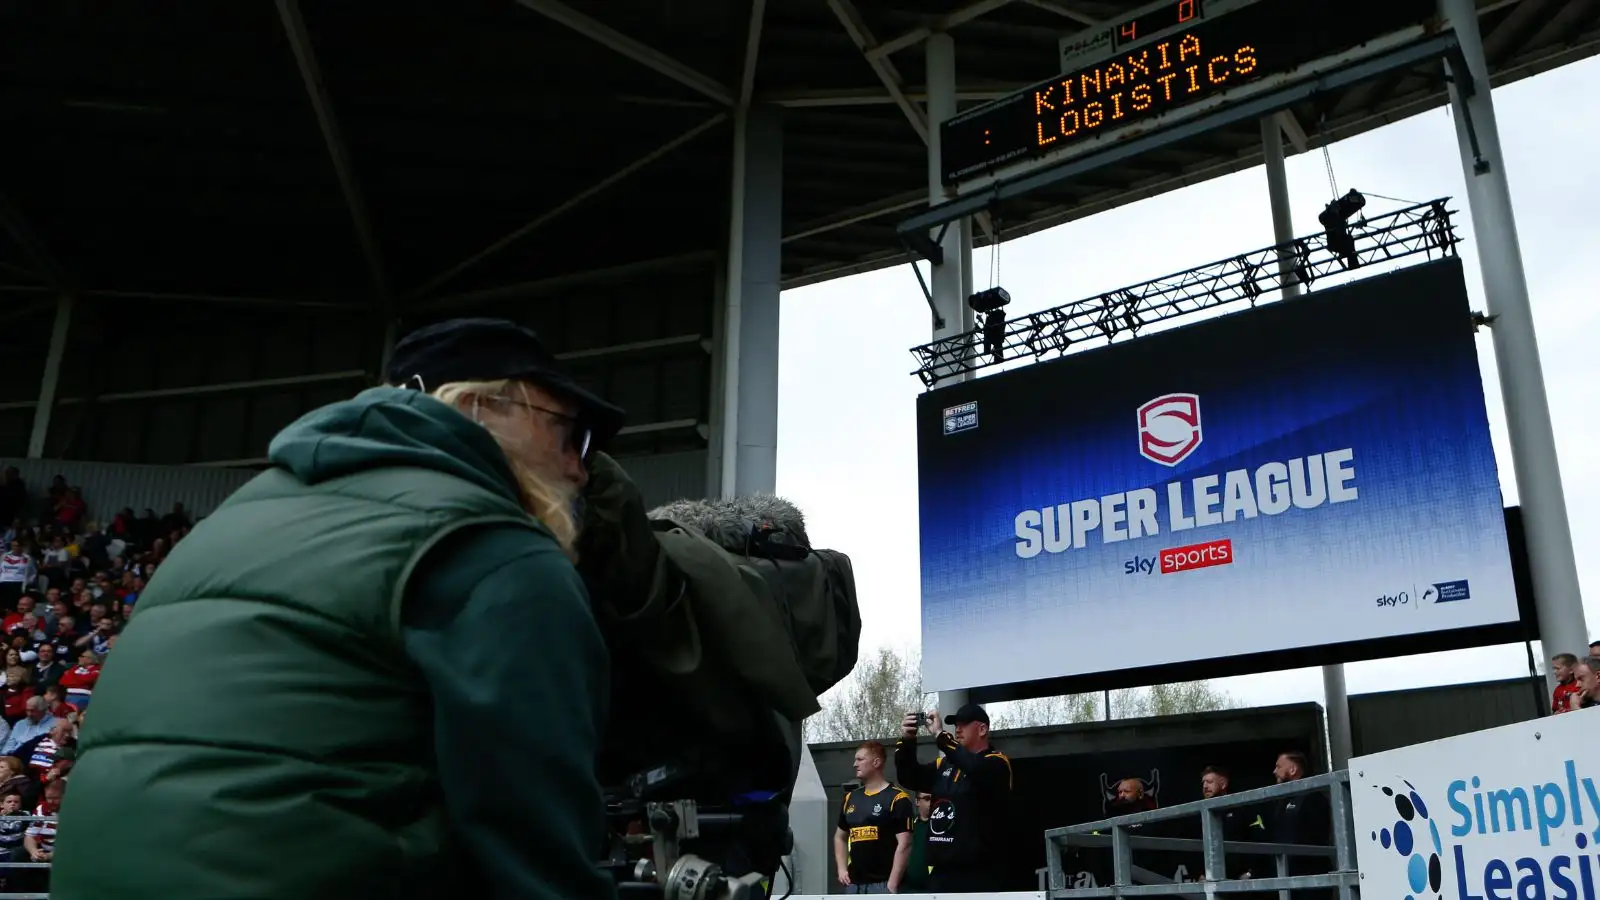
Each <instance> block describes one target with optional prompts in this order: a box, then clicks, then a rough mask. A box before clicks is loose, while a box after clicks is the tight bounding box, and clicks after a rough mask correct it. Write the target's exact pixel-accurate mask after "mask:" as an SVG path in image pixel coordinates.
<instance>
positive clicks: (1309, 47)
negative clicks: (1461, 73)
mask: <svg viewBox="0 0 1600 900" xmlns="http://www.w3.org/2000/svg"><path fill="white" fill-rule="evenodd" d="M1436 13H1437V8H1436V6H1435V0H1257V2H1255V3H1252V4H1250V5H1249V6H1245V7H1242V8H1239V9H1236V10H1233V11H1231V12H1227V13H1222V14H1217V13H1215V12H1213V14H1212V15H1211V16H1210V17H1207V16H1206V15H1205V10H1204V9H1203V7H1202V3H1201V0H1195V2H1193V3H1189V2H1185V0H1175V2H1172V3H1169V4H1167V5H1164V6H1162V7H1160V8H1158V9H1156V10H1154V11H1150V12H1146V13H1143V14H1141V15H1140V16H1138V17H1137V18H1135V19H1130V20H1128V21H1126V22H1123V23H1121V24H1120V25H1118V26H1115V27H1113V28H1112V29H1111V35H1110V40H1111V42H1112V44H1113V47H1114V49H1112V50H1111V51H1110V52H1109V53H1106V52H1100V53H1095V54H1090V53H1088V52H1084V53H1083V54H1082V55H1081V56H1076V57H1075V62H1074V64H1073V67H1072V68H1071V69H1070V70H1069V71H1067V72H1065V73H1063V74H1062V75H1059V76H1057V77H1055V78H1052V79H1050V80H1049V81H1044V82H1040V83H1039V84H1036V85H1034V86H1033V87H1031V88H1028V89H1027V90H1024V91H1020V92H1018V93H1016V94H1013V95H1011V96H1009V97H1005V98H1003V99H1001V100H997V101H995V102H994V103H990V104H988V105H986V106H982V107H979V108H977V109H974V110H971V111H969V112H966V113H963V114H962V115H959V116H956V117H955V118H953V119H950V120H949V121H947V122H945V123H943V124H942V125H940V147H941V160H940V161H941V165H942V168H943V173H944V180H945V182H946V183H950V182H956V181H961V180H963V179H965V178H969V177H972V176H975V175H981V174H983V173H985V172H986V171H989V170H992V169H994V168H995V167H997V166H1000V165H1004V164H1007V163H1012V162H1018V161H1021V160H1026V159H1032V158H1036V157H1040V156H1044V155H1046V154H1050V153H1055V152H1057V151H1059V150H1061V149H1063V148H1065V147H1070V146H1072V145H1073V144H1076V143H1078V142H1080V141H1085V140H1088V139H1090V138H1092V137H1095V136H1096V135H1099V134H1103V133H1106V132H1109V131H1112V130H1115V129H1118V128H1121V127H1122V126H1125V125H1131V124H1133V123H1136V122H1142V121H1146V120H1149V119H1153V118H1155V117H1157V116H1160V115H1162V114H1164V113H1167V112H1170V111H1172V110H1175V109H1179V108H1181V107H1184V106H1188V105H1190V104H1192V103H1195V102H1197V101H1200V100H1204V99H1207V98H1210V97H1215V96H1218V95H1220V94H1224V93H1226V92H1228V91H1231V90H1233V89H1235V88H1238V87H1241V86H1244V85H1248V84H1251V83H1253V82H1257V81H1260V80H1261V79H1263V78H1266V77H1269V76H1273V75H1283V74H1287V73H1292V72H1294V70H1296V69H1298V68H1299V67H1301V66H1304V65H1306V64H1308V63H1313V62H1316V61H1317V60H1320V59H1324V58H1327V57H1330V56H1333V55H1334V54H1337V53H1341V52H1343V51H1346V50H1350V49H1351V48H1354V47H1357V46H1360V45H1362V44H1365V43H1367V42H1369V41H1372V40H1374V39H1376V38H1380V37H1383V36H1386V35H1390V34H1393V33H1395V32H1398V31H1401V30H1403V29H1406V28H1409V27H1412V26H1417V25H1422V24H1424V23H1426V22H1428V21H1429V20H1430V19H1431V18H1433V17H1434V16H1435V15H1436ZM1098 33H1099V34H1104V33H1105V32H1104V31H1101V32H1098ZM1141 35H1144V36H1146V37H1140V36H1141ZM1152 35H1154V37H1150V36H1152ZM1419 37H1420V34H1419ZM1091 45H1092V46H1094V47H1099V48H1102V49H1103V48H1104V47H1105V41H1104V40H1093V41H1087V42H1084V45H1083V46H1084V50H1085V51H1087V50H1088V49H1090V46H1091ZM1067 46H1077V45H1064V48H1065V47H1067ZM1077 59H1083V60H1086V61H1085V62H1081V63H1080V62H1076V60H1077Z"/></svg>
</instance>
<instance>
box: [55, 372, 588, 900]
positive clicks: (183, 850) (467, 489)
mask: <svg viewBox="0 0 1600 900" xmlns="http://www.w3.org/2000/svg"><path fill="white" fill-rule="evenodd" d="M269 455H270V457H271V459H272V462H273V464H274V468H272V469H270V470H268V471H266V472H264V473H263V474H261V475H260V476H258V477H257V478H255V479H254V480H252V481H251V482H250V483H249V484H247V485H245V486H244V487H243V488H241V489H239V491H238V492H236V493H235V494H234V495H233V496H232V497H230V498H229V499H228V501H227V502H226V503H224V504H223V505H222V506H221V507H219V508H218V509H217V511H216V512H215V513H214V514H213V515H211V516H210V517H208V518H207V519H206V520H205V521H203V522H201V523H200V524H199V525H198V526H197V527H196V528H195V529H194V531H193V532H192V533H191V534H190V535H189V536H188V537H187V538H186V539H185V540H184V541H183V542H182V544H180V545H179V546H178V547H177V548H176V549H175V550H174V551H173V553H172V555H171V556H170V557H169V558H168V559H167V561H166V562H164V563H163V564H162V565H161V567H160V569H159V571H158V572H157V574H156V576H155V577H154V578H153V579H152V581H151V583H150V584H149V586H148V588H147V590H146V593H145V594H144V595H143V596H142V597H141V598H140V600H139V608H138V614H137V615H136V616H134V618H133V620H132V621H131V622H130V623H129V625H128V628H127V629H126V631H124V632H123V634H122V636H121V637H120V638H119V641H118V644H117V647H116V650H115V651H114V652H113V653H112V654H111V656H110V658H109V659H108V661H107V664H106V666H105V669H104V671H103V674H102V676H101V679H100V682H99V684H98V685H97V686H96V689H95V694H94V698H93V702H92V710H91V711H90V712H89V713H88V714H87V716H86V724H85V728H84V731H83V734H82V737H81V748H80V754H79V759H78V763H77V767H76V768H75V769H74V770H73V773H72V778H71V781H70V784H69V788H68V791H67V797H66V800H65V803H64V806H63V809H62V812H61V828H60V834H59V838H58V842H57V845H56V853H55V860H54V867H53V872H52V884H51V896H52V897H54V898H58V900H106V898H112V897H115V898H117V900H217V898H223V897H226V898H229V900H269V898H270V900H279V898H281V900H322V898H327V900H334V898H338V900H349V898H354V897H373V898H379V897H382V898H385V900H389V898H401V900H413V898H415V900H421V898H434V897H438V898H459V897H479V898H488V897H494V898H502V897H504V898H512V897H515V898H530V900H535V898H536V900H545V898H548V900H590V898H595V900H600V898H611V897H614V895H615V889H614V888H613V887H612V885H611V882H610V880H609V879H608V878H607V877H606V876H604V875H603V874H602V873H601V872H600V871H599V869H598V868H597V867H596V866H595V864H594V860H596V859H597V858H599V856H600V854H601V852H602V850H603V847H604V843H605V823H604V817H603V813H604V807H603V802H602V797H601V792H600V787H599V784H598V782H597V780H596V777H595V773H594V758H595V755H596V752H597V748H598V745H599V740H600V734H601V732H602V730H603V728H604V724H605V716H606V698H607V696H608V692H609V685H608V670H609V661H608V658H607V654H606V650H605V645H604V643H603V641H602V640H601V637H600V633H599V630H598V628H597V627H596V625H595V622H594V619H593V616H592V613H591V612H590V609H589V601H588V597H587V594H586V593H585V590H584V587H583V585H582V582H581V581H580V579H579V578H578V576H577V573H576V571H575V570H574V569H573V567H572V565H571V564H570V562H569V561H568V559H567V557H566V556H565V554H563V553H562V551H561V549H560V548H559V546H558V545H557V544H556V542H555V540H554V539H553V538H552V537H551V536H550V534H549V533H548V532H547V531H546V530H545V529H544V528H543V526H541V525H540V524H539V523H537V522H536V521H534V520H533V519H531V518H530V517H529V516H527V515H526V514H525V513H524V512H523V511H522V509H521V507H520V506H519V504H518V501H517V490H516V488H515V482H514V480H513V477H512V474H511V472H510V468H509V466H508V464H507V462H506V459H505V457H504V455H503V454H502V453H501V451H500V449H499V447H498V446H497V445H496V444H495V442H494V441H493V439H492V438H491V437H490V436H489V434H488V433H487V432H486V431H484V430H483V429H482V428H481V427H479V426H477V425H476V424H474V423H473V422H471V421H470V420H468V419H467V418H466V417H464V416H462V415H460V414H459V413H457V412H456V411H455V410H453V409H451V408H450V407H448V406H446V405H445V404H442V403H439V402H438V401H436V400H433V399H431V398H429V397H426V396H423V395H421V394H419V393H416V392H412V391H403V390H398V389H393V388H375V389H372V390H369V391H366V392H364V393H362V394H361V395H360V396H358V397H356V398H354V399H352V400H349V401H345V402H340V403H335V404H333V405H331V406H327V407H324V408H322V409H319V410H317V411H315V412H312V413H310V414H308V415H307V416H305V417H304V418H303V419H301V420H300V421H298V422H296V423H295V424H293V425H291V426H289V427H288V428H287V429H285V430H284V431H283V432H282V433H281V434H279V435H278V437H277V438H276V439H275V440H274V441H273V442H272V446H271V448H270V451H269Z"/></svg>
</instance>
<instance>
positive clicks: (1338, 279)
mask: <svg viewBox="0 0 1600 900" xmlns="http://www.w3.org/2000/svg"><path fill="white" fill-rule="evenodd" d="M1448 204H1449V198H1448V197H1444V198H1440V199H1438V200H1433V201H1430V202H1428V203H1418V204H1416V205H1414V206H1407V207H1405V208H1403V209H1398V210H1395V211H1394V212H1390V213H1383V214H1381V215H1375V216H1372V217H1371V218H1364V219H1360V220H1358V221H1354V222H1351V223H1349V238H1350V241H1351V246H1350V247H1348V248H1346V252H1341V251H1340V249H1339V248H1338V246H1336V245H1334V244H1332V243H1331V242H1330V239H1329V235H1328V233H1327V232H1326V231H1323V232H1319V233H1316V234H1309V235H1305V236H1303V237H1297V238H1295V239H1294V240H1291V241H1285V242H1284V243H1281V244H1274V245H1273V246H1271V247H1263V248H1261V249H1259V250H1252V251H1250V252H1248V253H1241V254H1239V255H1237V256H1231V257H1228V258H1227V259H1222V260H1218V261H1216V262H1214V263H1208V264H1206V265H1203V266H1196V267H1194V268H1192V269H1185V270H1184V271H1182V272H1176V273H1174V274H1171V275H1166V276H1163V277H1161V278H1154V279H1151V280H1149V281H1145V282H1141V283H1139V284H1135V285H1130V286H1128V287H1125V288H1121V289H1119V290H1115V291H1110V292H1108V293H1105V294H1101V295H1099V296H1096V297H1089V298H1087V299H1083V300H1078V301H1075V302H1072V303H1068V304H1065V305H1063V306H1057V307H1055V308H1054V309H1047V310H1044V311H1043V312H1036V313H1027V314H1024V315H1020V316H1018V317H1016V318H1014V319H1007V320H1006V321H1005V322H1004V327H1003V328H1002V329H1000V330H999V331H998V332H997V333H994V334H991V335H988V336H987V337H986V336H985V334H984V329H983V327H982V326H981V325H980V326H978V327H976V328H974V329H972V330H971V331H968V332H965V333H962V334H957V335H952V336H950V337H947V338H941V339H939V340H936V341H933V342H932V343H928V344H923V345H921V346H918V347H913V348H911V353H912V355H913V356H915V357H916V360H917V368H916V370H915V371H914V372H913V373H912V374H913V375H916V376H917V377H918V378H920V379H921V380H922V383H923V385H924V386H925V387H927V388H929V389H932V388H935V387H938V386H939V385H940V384H941V383H943V382H945V381H947V380H949V379H951V378H954V377H956V376H958V375H962V374H964V373H968V372H977V371H981V370H983V369H987V368H990V367H993V366H998V365H1002V364H1004V363H1008V362H1014V361H1016V360H1019V359H1024V360H1025V359H1029V358H1031V359H1032V360H1033V361H1034V362H1038V361H1040V360H1042V359H1044V358H1045V357H1046V356H1052V355H1053V356H1065V355H1067V354H1068V353H1072V352H1076V351H1077V350H1081V349H1087V348H1089V347H1093V346H1101V345H1102V343H1111V342H1112V341H1115V340H1116V339H1117V338H1119V337H1121V338H1136V337H1138V336H1139V332H1140V331H1141V330H1143V329H1144V328H1145V327H1146V326H1153V325H1155V324H1156V323H1158V322H1164V321H1168V320H1174V319H1183V318H1186V317H1190V316H1194V315H1195V314H1197V313H1200V312H1204V311H1207V310H1213V309H1218V308H1220V307H1225V306H1235V305H1238V304H1242V303H1248V304H1249V305H1250V306H1256V305H1257V304H1258V303H1260V302H1277V301H1276V299H1275V298H1277V297H1278V295H1279V293H1280V292H1281V291H1282V289H1283V287H1284V284H1285V282H1286V281H1292V282H1293V283H1296V284H1299V285H1301V286H1302V287H1304V288H1305V289H1306V290H1307V291H1308V292H1309V291H1310V289H1311V287H1312V285H1313V284H1315V283H1317V282H1329V281H1331V282H1333V283H1336V284H1342V283H1344V282H1346V281H1348V280H1350V279H1353V278H1357V277H1361V276H1365V275H1368V274H1371V273H1372V271H1373V269H1374V268H1375V267H1379V266H1381V265H1382V264H1386V263H1395V264H1402V263H1403V264H1407V265H1409V264H1412V263H1417V262H1423V261H1428V260H1436V259H1442V258H1445V257H1451V256H1455V255H1456V245H1457V244H1459V243H1460V242H1461V238H1460V237H1459V236H1458V235H1457V234H1456V231H1455V222H1454V216H1455V211H1454V210H1452V209H1450V208H1449V205H1448ZM1283 263H1287V265H1283ZM1379 271H1388V269H1379ZM917 277H918V278H921V277H922V275H921V274H920V272H919V273H918V275H917ZM924 290H925V291H926V288H924ZM930 296H931V295H930ZM986 344H987V348H986Z"/></svg>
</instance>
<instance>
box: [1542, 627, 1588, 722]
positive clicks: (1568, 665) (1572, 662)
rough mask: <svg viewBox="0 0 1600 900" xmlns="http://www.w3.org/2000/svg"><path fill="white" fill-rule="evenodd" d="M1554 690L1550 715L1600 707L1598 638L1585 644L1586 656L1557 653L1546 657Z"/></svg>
mask: <svg viewBox="0 0 1600 900" xmlns="http://www.w3.org/2000/svg"><path fill="white" fill-rule="evenodd" d="M1550 663H1551V665H1552V666H1553V667H1554V674H1555V676H1556V689H1555V692H1554V693H1553V694H1552V695H1551V696H1550V712H1551V714H1552V715H1556V714H1560V713H1564V712H1574V711H1576V710H1580V709H1589V708H1590V707H1594V706H1600V641H1594V642H1592V643H1590V644H1589V655H1588V656H1585V657H1583V658H1581V659H1580V658H1579V657H1578V656H1577V654H1574V653H1557V654H1556V655H1555V656H1552V657H1551V658H1550Z"/></svg>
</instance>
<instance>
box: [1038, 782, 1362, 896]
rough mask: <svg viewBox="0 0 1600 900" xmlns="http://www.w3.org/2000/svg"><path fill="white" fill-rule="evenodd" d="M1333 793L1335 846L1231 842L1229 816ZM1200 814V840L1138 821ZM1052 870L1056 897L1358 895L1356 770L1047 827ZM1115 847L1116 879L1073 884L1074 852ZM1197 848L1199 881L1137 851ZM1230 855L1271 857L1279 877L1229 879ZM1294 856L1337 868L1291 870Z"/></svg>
mask: <svg viewBox="0 0 1600 900" xmlns="http://www.w3.org/2000/svg"><path fill="white" fill-rule="evenodd" d="M1314 793H1322V794H1326V795H1327V797H1328V810H1329V814H1330V819H1331V822H1330V823H1329V824H1330V826H1331V828H1330V834H1331V835H1332V843H1331V844H1326V845H1323V844H1280V843H1272V842H1268V841H1230V840H1225V839H1224V838H1223V831H1222V813H1223V812H1225V811H1227V810H1230V809H1248V808H1252V807H1256V808H1259V807H1262V806H1266V805H1269V804H1274V803H1277V802H1279V801H1282V800H1286V799H1288V798H1291V797H1297V796H1302V795H1309V794H1314ZM1194 817H1199V820H1200V823H1199V824H1200V828H1199V830H1200V835H1201V836H1200V837H1198V838H1182V837H1143V836H1139V835H1137V834H1134V833H1133V830H1134V829H1135V827H1136V826H1145V825H1151V824H1154V823H1157V822H1161V823H1168V824H1170V823H1174V822H1179V821H1181V820H1184V819H1192V818H1194ZM1044 837H1045V860H1046V862H1047V868H1046V870H1045V872H1044V873H1043V874H1044V875H1045V878H1046V884H1045V885H1044V889H1045V891H1046V892H1047V894H1048V896H1049V897H1050V898H1051V900H1088V898H1099V897H1119V898H1120V897H1166V896H1178V895H1203V896H1206V897H1210V896H1212V895H1213V894H1218V893H1247V892H1249V893H1260V892H1264V891H1277V892H1278V896H1279V898H1280V900H1290V897H1291V896H1292V895H1291V893H1290V892H1291V891H1302V890H1310V889H1322V890H1332V891H1333V892H1334V893H1335V895H1336V896H1337V898H1338V900H1358V898H1359V897H1360V893H1361V892H1360V877H1361V876H1360V874H1359V872H1358V871H1357V868H1356V850H1355V827H1354V820H1353V818H1352V816H1351V811H1350V773H1349V772H1348V771H1344V770H1340V771H1337V772H1330V773H1328V774H1326V775H1316V776H1313V777H1311V778H1302V779H1300V780H1298V781H1289V782H1285V783H1283V784H1276V785H1273V786H1271V787H1265V788H1260V789H1259V790H1253V791H1244V792H1242V793H1238V794H1229V795H1226V796H1223V797H1216V798H1213V799H1211V800H1200V801H1198V802H1195V803H1185V804H1182V805H1180V806H1173V807H1169V808H1167V809H1152V810H1148V811H1146V812H1139V813H1132V814H1130V815H1126V816H1117V817H1116V818H1112V819H1105V820H1102V821H1099V822H1086V823H1084V824H1082V825H1070V826H1067V827H1065V828H1055V829H1052V830H1050V831H1047V832H1045V836H1044ZM1106 847H1110V848H1111V860H1112V862H1111V871H1112V883H1111V884H1109V885H1104V886H1095V887H1068V885H1067V868H1066V855H1067V854H1068V853H1069V852H1070V851H1075V850H1079V849H1090V848H1093V849H1104V848H1106ZM1141 850H1143V851H1146V852H1150V851H1155V852H1166V853H1172V852H1179V853H1197V854H1199V855H1200V856H1201V858H1202V859H1203V860H1204V867H1203V871H1202V872H1201V877H1200V878H1198V879H1197V880H1194V881H1175V880H1170V879H1166V878H1164V877H1162V876H1159V875H1156V874H1155V873H1153V872H1150V871H1148V870H1145V869H1142V868H1141V867H1139V866H1137V865H1135V864H1134V856H1135V853H1136V852H1137V851H1141ZM1228 854H1234V855H1235V857H1236V858H1237V856H1238V855H1247V856H1250V857H1252V858H1253V859H1261V860H1263V861H1265V859H1266V858H1267V857H1271V859H1272V866H1273V874H1272V875H1271V876H1267V877H1260V878H1256V877H1251V878H1229V877H1228V874H1227V872H1228V867H1227V865H1226V862H1227V858H1228ZM1291 858H1314V859H1325V860H1329V861H1330V865H1329V871H1328V872H1327V873H1325V874H1320V875H1290V874H1288V871H1287V870H1288V868H1289V860H1290V859H1291Z"/></svg>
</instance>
